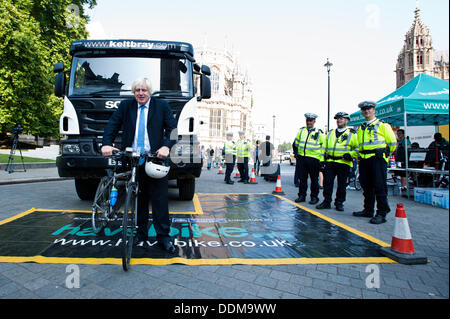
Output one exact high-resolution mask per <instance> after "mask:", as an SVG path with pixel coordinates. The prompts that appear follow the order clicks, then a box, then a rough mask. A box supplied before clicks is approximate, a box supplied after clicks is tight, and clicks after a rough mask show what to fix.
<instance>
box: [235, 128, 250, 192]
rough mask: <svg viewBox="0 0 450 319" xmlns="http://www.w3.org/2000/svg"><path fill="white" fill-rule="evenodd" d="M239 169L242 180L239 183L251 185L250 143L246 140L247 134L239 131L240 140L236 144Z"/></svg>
mask: <svg viewBox="0 0 450 319" xmlns="http://www.w3.org/2000/svg"><path fill="white" fill-rule="evenodd" d="M236 155H237V167H238V170H239V174H240V175H241V179H240V180H238V183H244V184H248V183H249V176H248V159H249V157H250V141H249V140H247V139H246V138H245V132H244V131H239V140H238V141H237V143H236Z"/></svg>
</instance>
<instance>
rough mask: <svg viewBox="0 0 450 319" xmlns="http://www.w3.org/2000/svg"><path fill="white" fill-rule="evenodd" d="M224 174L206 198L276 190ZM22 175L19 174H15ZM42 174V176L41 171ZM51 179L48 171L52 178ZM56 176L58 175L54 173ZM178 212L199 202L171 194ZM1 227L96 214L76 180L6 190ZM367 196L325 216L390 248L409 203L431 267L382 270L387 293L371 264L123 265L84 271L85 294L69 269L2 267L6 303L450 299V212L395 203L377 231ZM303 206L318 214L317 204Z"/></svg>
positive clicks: (287, 178) (208, 174)
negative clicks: (369, 283)
mask: <svg viewBox="0 0 450 319" xmlns="http://www.w3.org/2000/svg"><path fill="white" fill-rule="evenodd" d="M217 171H218V170H217V169H212V170H211V171H207V170H204V171H203V172H202V177H201V178H200V179H199V180H198V183H197V191H198V192H200V193H224V192H236V193H261V192H272V190H274V188H275V184H274V183H268V182H264V181H263V180H262V179H261V178H259V177H258V178H257V180H258V182H259V183H258V184H256V185H243V184H240V183H239V184H237V183H236V184H235V185H225V184H224V183H223V175H217ZM13 174H16V173H13ZM34 174H35V175H37V174H38V173H37V172H35V173H34ZM47 174H48V172H47ZM50 174H52V173H50ZM282 187H283V191H284V192H285V193H286V195H285V197H286V198H288V199H291V200H293V199H295V198H296V195H297V189H296V188H294V185H293V167H290V166H289V165H287V164H285V165H283V166H282ZM169 192H170V197H171V201H170V204H169V205H170V207H171V210H177V209H180V210H189V211H190V210H191V208H192V203H189V202H188V203H186V202H184V203H183V202H179V201H178V200H176V196H177V190H176V189H170V191H169ZM0 194H1V197H2V205H1V207H0V220H3V219H5V218H8V217H12V216H14V215H16V214H18V213H21V212H23V211H26V210H28V209H30V208H32V207H35V208H48V209H71V210H89V209H90V203H89V202H86V201H80V200H79V199H78V198H77V196H76V194H75V189H74V184H73V181H71V180H65V181H53V182H42V183H29V184H14V185H0ZM361 202H362V195H361V193H360V192H356V191H349V192H348V200H347V202H346V205H345V208H346V210H345V212H343V213H342V212H337V211H335V210H334V209H331V210H325V211H321V213H323V214H324V215H326V216H328V217H330V218H333V219H335V220H337V221H339V222H341V223H344V224H346V225H349V226H350V227H353V228H356V229H358V230H360V231H362V232H364V233H366V234H369V235H371V236H373V237H375V238H378V239H380V240H382V241H384V242H387V243H390V241H391V237H392V233H393V227H394V218H393V216H394V214H395V207H396V204H397V203H400V202H401V203H404V204H405V209H406V212H407V217H408V221H409V225H410V228H411V232H412V234H413V239H414V245H415V248H416V250H420V251H423V252H424V253H425V254H426V256H427V257H428V259H429V260H430V262H429V263H428V264H427V265H415V266H407V265H401V264H377V266H378V269H379V271H380V288H367V287H366V278H367V276H368V275H369V273H368V272H366V267H367V266H368V265H367V264H317V265H316V264H313V265H274V266H259V265H211V266H209V265H204V266H188V265H167V266H149V265H134V266H132V270H131V271H129V272H128V273H125V272H123V271H122V269H121V267H120V266H117V265H79V268H80V276H81V277H80V287H79V288H72V289H69V288H67V286H66V279H67V276H68V273H66V267H67V265H64V264H37V263H0V297H1V298H169V299H180V298H183V299H190V298H239V299H240V298H275V299H279V298H283V299H287V298H289V299H291V298H301V299H303V298H318V299H321V298H344V299H348V298H358V299H360V298H364V299H369V298H394V299H402V298H430V299H438V298H439V299H442V298H448V297H449V292H448V291H449V289H448V287H449V279H448V276H449V270H448V265H449V262H448V261H449V249H448V239H449V216H448V211H446V210H444V209H439V208H434V207H431V206H428V205H422V204H418V203H415V202H413V201H411V200H407V199H404V198H401V197H391V198H390V205H391V209H393V212H392V213H391V214H390V215H389V216H388V222H387V223H385V224H382V225H371V224H369V223H368V221H367V219H364V218H363V219H361V218H354V217H353V216H351V212H352V211H354V210H359V209H360V208H361ZM304 206H306V207H309V208H313V207H312V206H311V205H308V204H305V205H304Z"/></svg>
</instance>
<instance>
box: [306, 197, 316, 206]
mask: <svg viewBox="0 0 450 319" xmlns="http://www.w3.org/2000/svg"><path fill="white" fill-rule="evenodd" d="M318 202H319V199H318V198H317V197H313V198H311V200H310V201H309V202H308V203H309V204H311V205H316V204H317V203H318Z"/></svg>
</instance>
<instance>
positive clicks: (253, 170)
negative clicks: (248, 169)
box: [250, 168, 258, 184]
mask: <svg viewBox="0 0 450 319" xmlns="http://www.w3.org/2000/svg"><path fill="white" fill-rule="evenodd" d="M250 184H258V182H257V181H256V176H255V169H254V168H252V176H250Z"/></svg>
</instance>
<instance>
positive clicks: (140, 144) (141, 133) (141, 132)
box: [136, 105, 146, 165]
mask: <svg viewBox="0 0 450 319" xmlns="http://www.w3.org/2000/svg"><path fill="white" fill-rule="evenodd" d="M145 124H146V123H145V105H141V106H140V115H139V127H138V136H137V145H136V147H137V148H138V149H139V148H140V152H141V154H143V153H145ZM143 163H144V158H141V159H140V160H139V165H142V164H143Z"/></svg>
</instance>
